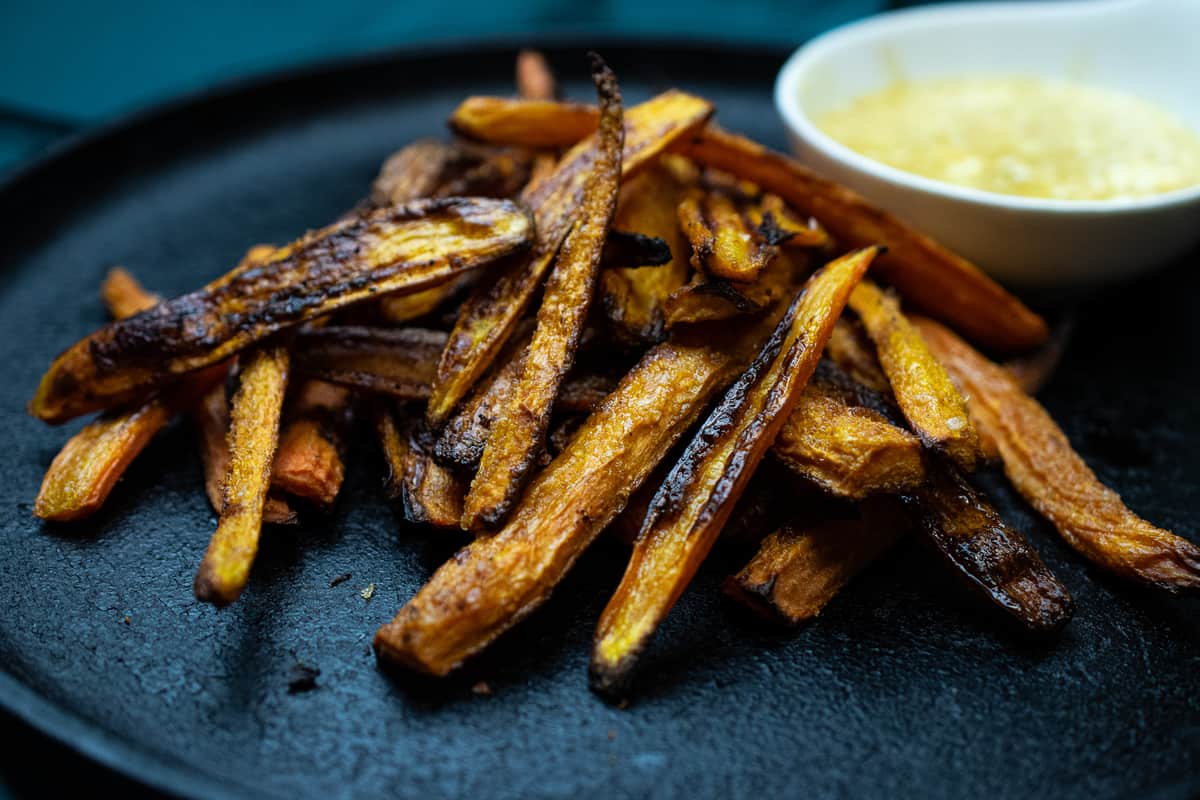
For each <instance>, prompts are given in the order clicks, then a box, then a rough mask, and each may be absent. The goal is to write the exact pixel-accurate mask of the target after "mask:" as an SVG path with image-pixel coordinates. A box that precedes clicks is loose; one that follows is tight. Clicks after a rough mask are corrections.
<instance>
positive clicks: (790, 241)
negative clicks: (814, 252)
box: [746, 192, 833, 249]
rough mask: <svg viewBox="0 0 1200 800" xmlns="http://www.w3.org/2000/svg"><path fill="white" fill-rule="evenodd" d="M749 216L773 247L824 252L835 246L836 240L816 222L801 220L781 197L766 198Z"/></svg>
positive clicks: (769, 196)
mask: <svg viewBox="0 0 1200 800" xmlns="http://www.w3.org/2000/svg"><path fill="white" fill-rule="evenodd" d="M746 214H747V215H748V217H749V220H750V224H751V225H753V226H754V228H755V229H757V230H758V231H760V232H761V233H762V235H763V238H765V239H766V240H767V241H769V242H771V243H773V244H779V245H782V246H784V247H816V248H821V249H824V248H827V247H830V246H831V245H832V244H833V239H832V238H830V236H829V233H828V232H827V231H826V230H825V229H824V228H822V227H821V223H819V222H817V220H816V218H814V217H809V218H808V219H807V220H802V219H800V218H799V217H797V216H796V215H795V213H793V212H792V210H791V209H790V208H788V206H787V203H785V202H784V201H783V198H782V197H780V196H779V195H777V194H771V193H769V192H768V193H767V194H764V195H763V196H762V197H761V198H759V200H758V202H756V203H753V204H751V205H750V206H749V208H747V209H746Z"/></svg>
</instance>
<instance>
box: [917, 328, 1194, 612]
mask: <svg viewBox="0 0 1200 800" xmlns="http://www.w3.org/2000/svg"><path fill="white" fill-rule="evenodd" d="M915 322H916V324H917V326H918V327H919V328H920V330H921V333H922V335H923V336H924V337H925V340H926V341H927V342H928V343H929V346H930V348H931V349H932V350H933V352H934V353H935V354H936V355H937V357H938V359H939V360H940V361H941V362H942V363H943V364H944V365H945V366H946V369H948V370H949V371H950V375H951V376H952V377H953V378H954V380H955V381H957V382H958V384H959V385H960V386H961V387H962V390H963V392H964V393H966V394H967V396H968V398H969V401H968V402H969V410H970V413H971V416H972V417H973V418H974V420H975V424H976V425H978V426H979V429H980V431H981V433H982V434H983V435H984V437H985V438H987V439H990V440H992V441H994V442H995V443H996V445H997V447H998V449H999V451H1000V455H1001V457H1002V458H1003V460H1004V471H1005V473H1006V474H1007V475H1008V478H1009V480H1011V481H1012V483H1013V485H1014V486H1015V487H1016V488H1017V491H1019V492H1020V493H1021V495H1022V496H1023V497H1024V498H1025V499H1026V500H1027V501H1028V502H1029V504H1030V505H1031V506H1033V507H1034V508H1035V509H1037V511H1038V512H1039V513H1040V514H1041V515H1042V516H1044V517H1046V519H1048V520H1050V522H1052V523H1053V524H1054V527H1056V528H1057V529H1058V532H1059V533H1060V534H1061V535H1062V537H1063V538H1064V539H1065V540H1066V541H1067V543H1068V544H1070V545H1071V546H1072V547H1073V548H1075V549H1076V550H1077V551H1079V552H1080V553H1081V554H1082V555H1083V556H1084V557H1085V558H1087V559H1088V560H1089V561H1091V562H1093V563H1094V564H1097V565H1098V566H1100V567H1103V568H1104V569H1106V570H1108V571H1110V572H1112V573H1114V574H1116V575H1119V576H1121V577H1123V578H1129V579H1133V580H1138V581H1142V582H1144V583H1148V584H1151V585H1153V586H1157V587H1160V588H1163V589H1167V590H1168V591H1181V590H1185V589H1195V588H1197V587H1200V547H1197V546H1196V545H1195V544H1193V543H1191V542H1189V541H1188V540H1187V539H1184V538H1182V537H1180V536H1176V535H1175V534H1173V533H1170V532H1169V531H1165V530H1163V529H1161V528H1157V527H1155V526H1154V525H1151V524H1150V523H1149V522H1146V521H1145V520H1143V519H1141V518H1140V517H1138V516H1137V515H1136V514H1134V513H1133V512H1132V511H1130V510H1129V509H1128V508H1127V507H1126V506H1125V504H1124V503H1122V502H1121V498H1120V496H1119V495H1118V494H1117V493H1116V492H1114V491H1112V490H1111V489H1109V488H1108V487H1106V486H1104V485H1103V484H1102V483H1100V481H1099V480H1097V478H1096V475H1095V473H1093V472H1092V471H1091V470H1090V469H1088V466H1087V464H1085V463H1084V462H1083V459H1081V458H1080V457H1079V455H1078V454H1077V453H1076V452H1075V451H1074V450H1073V449H1071V443H1070V442H1069V441H1068V440H1067V437H1066V435H1065V434H1064V433H1063V432H1062V429H1061V428H1059V427H1058V425H1056V424H1055V422H1054V420H1053V419H1051V418H1050V415H1049V414H1047V413H1046V411H1045V409H1043V408H1042V406H1041V405H1040V404H1039V403H1038V402H1037V401H1036V400H1034V399H1033V398H1031V397H1029V396H1028V395H1026V394H1025V393H1024V392H1023V391H1021V388H1020V386H1019V385H1018V384H1017V382H1016V380H1015V379H1014V378H1013V377H1012V376H1011V375H1010V374H1009V373H1008V372H1007V371H1006V370H1004V369H1003V368H1002V367H999V366H997V365H995V364H993V363H991V362H990V361H988V360H987V359H986V358H984V357H983V356H982V355H980V354H979V353H977V352H976V351H975V350H974V349H972V348H971V347H970V345H968V344H967V343H966V342H964V341H962V340H961V339H959V338H958V337H957V336H955V335H954V334H953V333H951V332H950V331H949V330H947V329H946V328H944V327H942V326H941V325H939V324H937V323H936V322H933V321H932V320H928V319H921V318H918V319H916V320H915Z"/></svg>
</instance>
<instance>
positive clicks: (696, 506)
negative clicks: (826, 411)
mask: <svg viewBox="0 0 1200 800" xmlns="http://www.w3.org/2000/svg"><path fill="white" fill-rule="evenodd" d="M876 253H877V248H873V247H872V248H867V249H864V250H858V251H855V252H853V253H851V254H849V255H847V256H844V257H842V258H840V259H838V260H836V261H834V262H832V263H830V264H828V265H826V266H825V267H824V268H823V269H822V270H821V271H819V272H818V273H816V274H815V275H814V276H813V277H812V278H811V279H810V280H809V282H808V284H807V285H806V286H805V288H804V290H803V291H802V292H801V293H800V294H798V295H797V297H796V299H795V300H794V301H793V303H792V305H791V308H789V310H788V313H787V314H786V315H785V316H784V318H783V319H782V320H781V321H780V323H779V325H778V326H777V327H776V329H775V332H774V333H773V334H772V335H771V338H770V339H769V340H768V342H767V344H766V345H764V346H763V348H762V350H761V351H760V352H759V354H758V357H757V358H756V359H755V360H754V363H753V364H752V365H751V366H750V368H749V369H748V370H746V372H745V373H744V374H743V375H742V376H741V377H740V378H739V379H738V380H737V382H736V383H734V385H733V386H732V387H730V389H729V391H728V392H726V394H725V397H724V399H723V400H722V401H721V402H720V404H718V406H717V408H716V409H715V410H714V411H713V412H712V413H711V414H710V415H709V417H708V419H707V420H706V421H705V423H704V424H703V425H702V426H701V428H700V430H699V432H697V434H696V436H695V437H694V438H693V439H692V441H691V443H690V444H689V445H688V447H687V449H686V450H685V451H684V453H683V455H682V456H681V457H680V459H679V461H678V462H677V464H676V466H675V468H674V469H672V470H671V474H670V475H668V476H667V479H666V480H665V481H664V482H663V485H662V486H661V487H660V488H659V491H658V494H657V495H655V498H654V500H653V502H652V503H651V505H650V511H649V512H648V513H647V514H646V519H645V521H644V522H643V524H642V531H641V533H640V534H639V536H638V541H637V543H636V544H635V545H634V548H633V555H632V557H631V558H630V561H629V566H628V567H627V568H626V570H625V575H624V577H623V578H622V579H621V585H620V586H619V587H618V588H617V591H616V592H615V593H614V594H613V597H612V600H610V601H609V604H608V607H607V608H605V609H604V613H603V614H602V615H601V617H600V624H599V625H598V626H597V629H596V639H595V645H594V647H593V649H592V663H591V669H590V674H591V685H592V688H593V689H595V690H596V691H598V692H601V693H602V694H605V695H610V696H613V695H620V694H621V693H623V691H624V690H625V689H626V688H627V687H628V684H629V681H630V679H631V678H632V675H633V671H634V669H635V666H636V663H637V659H638V656H639V655H640V654H641V652H642V651H643V650H644V649H645V647H646V645H647V644H648V642H649V640H650V638H651V637H652V636H653V635H654V631H655V630H656V629H657V628H658V624H659V623H660V622H661V621H662V619H663V618H664V617H665V616H666V615H667V613H668V612H669V611H670V610H671V607H672V606H674V605H675V601H676V600H677V599H678V598H679V595H680V594H682V593H683V590H684V589H685V588H686V587H687V584H688V583H689V582H690V581H691V579H692V576H693V575H694V574H695V573H696V569H697V568H698V567H699V566H700V562H702V561H703V560H704V558H705V556H707V555H708V551H709V550H710V549H711V548H712V545H713V543H714V542H715V541H716V538H717V535H718V534H719V533H720V531H721V527H722V525H724V524H725V520H726V519H727V518H728V517H729V514H730V512H732V511H733V507H734V504H735V503H737V500H738V498H739V497H740V496H741V493H742V491H743V490H744V489H745V487H746V484H747V482H748V481H749V480H750V476H751V475H752V474H753V472H754V469H755V467H757V466H758V463H759V462H760V461H761V460H762V457H763V456H764V455H765V454H766V451H767V449H768V448H769V447H770V446H771V443H772V442H773V441H774V439H775V436H776V434H778V432H779V429H780V428H781V427H782V425H783V423H784V422H785V421H786V420H787V418H788V415H789V414H790V413H791V411H792V409H793V408H794V407H795V405H796V402H797V401H798V400H799V397H800V394H801V392H803V391H804V386H805V384H806V383H807V382H808V379H809V377H810V376H811V375H812V373H813V371H814V370H815V369H816V367H817V362H818V361H819V360H820V358H821V351H822V350H823V349H824V347H825V342H826V341H827V340H828V339H829V334H830V332H831V331H832V330H833V325H834V322H836V321H837V318H838V317H839V316H840V315H841V313H842V308H843V307H844V306H845V303H846V300H847V298H848V297H849V296H850V292H851V291H853V289H854V286H855V285H856V284H857V283H858V282H859V281H860V280H861V279H862V276H863V275H864V274H865V273H866V271H867V268H868V267H869V266H870V265H871V262H872V260H874V258H875V255H876Z"/></svg>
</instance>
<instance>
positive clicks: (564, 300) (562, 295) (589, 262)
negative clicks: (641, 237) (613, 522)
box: [462, 57, 624, 531]
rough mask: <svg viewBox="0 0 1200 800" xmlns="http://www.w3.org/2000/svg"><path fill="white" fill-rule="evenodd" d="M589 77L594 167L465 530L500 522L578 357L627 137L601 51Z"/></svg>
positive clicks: (487, 449) (491, 440) (469, 505)
mask: <svg viewBox="0 0 1200 800" xmlns="http://www.w3.org/2000/svg"><path fill="white" fill-rule="evenodd" d="M592 78H593V80H594V81H595V83H596V89H597V92H598V94H599V95H600V106H601V108H602V109H603V111H602V113H601V115H600V127H599V130H598V132H597V136H596V148H597V150H598V153H597V157H596V159H595V162H594V167H593V169H594V173H593V175H592V177H591V179H590V180H589V181H588V184H587V188H586V189H585V192H584V200H583V205H582V207H581V208H580V211H579V216H578V217H577V218H576V221H575V223H574V226H573V227H572V229H571V232H570V233H569V234H568V235H567V238H566V241H565V242H564V243H563V247H562V251H561V252H560V253H559V255H558V258H557V260H556V262H555V265H554V270H553V271H552V272H551V273H550V277H549V279H548V280H547V282H546V288H545V291H544V293H543V295H542V305H541V307H540V308H539V310H538V315H537V326H536V328H535V329H534V332H533V338H532V340H530V343H529V349H528V351H527V353H526V356H525V362H524V368H523V369H522V371H521V377H520V380H519V381H518V382H517V384H516V385H515V386H514V387H513V390H512V391H511V392H510V393H508V394H507V396H506V397H505V400H504V404H503V408H502V409H501V413H500V415H499V417H498V418H497V420H496V424H495V425H494V426H493V427H492V431H491V434H490V435H489V436H488V441H487V444H486V445H485V446H484V449H483V456H482V458H481V459H480V461H479V471H478V473H476V475H475V479H474V480H473V481H472V482H471V490H470V492H468V494H467V497H466V500H465V502H464V504H463V518H462V527H463V528H465V529H467V530H476V531H478V530H483V529H486V528H491V527H495V526H496V525H497V524H498V523H499V522H500V521H501V520H502V519H503V518H504V517H505V516H506V515H507V514H508V511H509V510H510V509H511V507H512V504H513V502H515V500H516V498H517V492H519V491H520V490H521V488H522V487H523V486H524V484H525V479H526V478H527V477H528V475H529V470H530V468H531V467H533V465H534V464H535V462H536V461H537V458H538V456H539V455H540V453H541V450H542V448H543V447H544V445H545V436H546V428H547V426H548V425H549V423H550V411H551V408H552V406H553V403H554V398H555V396H556V395H557V394H558V393H559V389H560V387H561V385H562V382H563V379H564V378H565V377H566V374H567V371H568V370H569V369H570V368H571V365H572V364H573V363H574V361H575V349H576V347H577V346H578V344H579V337H580V335H581V333H582V332H583V325H584V321H585V320H586V319H587V314H588V309H589V308H590V307H591V299H592V290H593V287H594V286H595V283H596V275H597V274H598V272H599V270H600V257H601V255H602V253H603V251H604V242H605V239H606V238H607V236H608V229H609V226H610V225H611V224H612V218H613V213H614V212H615V211H616V206H617V190H618V189H619V187H620V180H621V150H622V145H623V138H624V126H623V124H622V112H621V92H620V89H619V88H618V86H617V79H616V76H615V75H613V73H612V71H611V70H610V69H609V68H608V66H607V65H606V64H604V62H603V61H601V60H600V59H599V57H593V65H592Z"/></svg>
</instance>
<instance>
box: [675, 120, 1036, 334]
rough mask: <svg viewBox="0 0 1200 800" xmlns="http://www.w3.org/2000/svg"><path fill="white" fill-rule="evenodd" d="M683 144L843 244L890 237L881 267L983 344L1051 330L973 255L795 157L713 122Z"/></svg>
mask: <svg viewBox="0 0 1200 800" xmlns="http://www.w3.org/2000/svg"><path fill="white" fill-rule="evenodd" d="M679 150H680V151H681V152H682V153H683V154H684V155H687V156H690V157H691V158H693V159H695V160H696V161H697V162H698V163H700V164H704V165H706V166H709V167H713V168H715V169H720V170H724V171H726V172H730V173H732V174H734V175H736V176H738V177H741V178H745V179H747V180H750V181H753V182H754V183H757V184H759V185H760V186H762V187H763V188H764V189H766V190H767V191H768V192H772V193H774V194H777V195H779V196H780V197H782V198H783V199H784V200H786V201H787V202H788V203H789V204H790V205H791V206H792V207H793V208H796V209H798V210H799V211H800V212H802V213H804V214H811V215H812V216H814V217H816V218H817V219H818V220H820V221H821V223H822V224H823V225H825V226H826V227H828V228H829V230H830V231H831V232H832V233H833V235H834V236H836V237H837V238H838V239H839V240H840V241H841V242H842V243H843V244H845V245H848V246H851V247H861V246H864V245H869V244H876V243H879V244H883V245H886V247H887V254H886V255H884V256H882V257H881V258H880V259H879V264H878V266H877V267H876V272H877V273H878V274H879V275H880V276H881V277H882V278H883V279H884V280H886V281H887V282H888V283H890V284H891V285H892V286H894V287H896V289H898V290H899V291H900V293H901V294H903V295H904V297H905V299H906V300H908V301H909V302H910V303H911V304H912V305H914V306H916V307H917V308H919V309H921V310H922V311H924V312H925V313H926V314H929V315H931V316H935V317H937V318H939V319H942V320H944V321H945V322H947V323H949V324H951V325H953V326H954V327H955V328H957V329H958V330H961V331H963V332H964V333H965V334H966V335H967V336H968V337H969V338H971V339H973V340H975V341H977V342H979V343H980V344H983V345H986V346H988V347H994V348H996V349H999V350H1009V351H1021V350H1028V349H1030V348H1033V347H1036V346H1037V345H1039V344H1041V343H1042V342H1043V341H1045V340H1046V337H1047V336H1048V335H1049V331H1048V329H1047V328H1046V323H1045V322H1043V321H1042V319H1041V317H1039V316H1037V315H1036V314H1034V313H1033V312H1032V311H1030V310H1029V309H1028V308H1026V307H1025V305H1024V304H1022V303H1021V301H1020V300H1018V299H1017V298H1015V297H1013V296H1012V295H1011V294H1009V293H1008V292H1007V291H1005V290H1004V289H1003V288H1001V287H1000V285H999V284H997V283H996V282H994V281H993V280H992V279H991V278H989V277H987V276H986V275H984V274H983V273H982V272H980V271H979V269H978V268H977V267H975V266H974V265H973V264H971V263H970V262H969V261H966V260H965V259H963V258H961V257H959V256H957V255H955V254H953V253H951V252H950V251H949V250H946V249H945V248H944V247H942V246H941V245H938V244H937V243H935V242H934V241H932V240H931V239H929V238H928V237H926V236H924V235H922V234H920V233H917V232H916V231H915V230H913V229H912V228H910V227H908V226H907V225H905V224H904V223H903V222H901V221H900V220H898V219H896V218H895V217H893V216H891V215H890V214H888V213H886V212H884V211H881V210H879V209H877V208H875V207H873V206H872V205H871V204H870V203H868V202H867V201H866V200H865V199H863V198H862V197H860V196H859V195H858V194H856V193H854V192H852V191H851V190H849V189H847V188H845V187H843V186H839V185H837V184H835V183H833V182H831V181H827V180H825V179H824V178H821V177H819V176H817V175H815V174H814V173H812V172H810V171H809V170H808V169H806V168H805V167H803V166H801V165H800V164H799V163H798V162H796V161H794V160H793V159H790V158H788V157H786V156H783V155H780V154H778V153H774V152H772V151H770V150H768V149H767V148H765V147H763V146H761V145H759V144H757V143H755V142H752V141H750V140H749V139H746V138H744V137H741V136H736V135H734V134H730V133H726V132H724V131H721V130H718V129H716V128H714V127H712V126H710V127H708V128H705V129H704V130H703V131H701V133H700V135H699V136H696V137H692V138H689V139H688V140H684V141H681V142H680V146H679Z"/></svg>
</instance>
